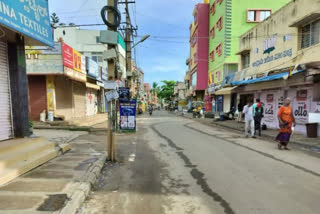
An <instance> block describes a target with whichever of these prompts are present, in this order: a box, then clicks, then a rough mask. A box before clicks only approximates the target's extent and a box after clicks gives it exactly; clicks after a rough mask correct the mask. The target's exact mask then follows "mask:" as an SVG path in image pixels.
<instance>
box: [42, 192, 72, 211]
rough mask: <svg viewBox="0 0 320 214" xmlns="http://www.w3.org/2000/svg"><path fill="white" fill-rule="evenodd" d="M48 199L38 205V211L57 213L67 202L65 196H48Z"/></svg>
mask: <svg viewBox="0 0 320 214" xmlns="http://www.w3.org/2000/svg"><path fill="white" fill-rule="evenodd" d="M48 196H49V197H48V198H47V199H46V200H45V201H44V202H43V204H41V205H40V207H39V208H38V209H37V210H38V211H51V212H54V211H58V210H61V209H62V208H63V207H64V206H65V203H66V201H67V200H69V198H68V196H67V194H57V195H48Z"/></svg>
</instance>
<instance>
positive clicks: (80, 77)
mask: <svg viewBox="0 0 320 214" xmlns="http://www.w3.org/2000/svg"><path fill="white" fill-rule="evenodd" d="M64 74H65V75H66V76H68V77H70V79H73V80H77V81H80V82H86V81H87V76H86V75H85V74H84V73H81V72H78V71H75V70H73V69H71V68H68V67H66V66H64Z"/></svg>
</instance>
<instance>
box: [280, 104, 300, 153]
mask: <svg viewBox="0 0 320 214" xmlns="http://www.w3.org/2000/svg"><path fill="white" fill-rule="evenodd" d="M290 104H291V99H290V98H287V99H285V101H284V105H283V106H281V108H280V109H279V112H278V120H279V126H280V131H279V134H278V136H277V137H276V141H278V142H279V143H278V149H280V150H281V149H282V147H284V149H286V150H289V149H288V144H289V141H290V137H291V134H292V126H294V127H295V126H296V120H295V118H294V116H293V112H292V109H291V107H290Z"/></svg>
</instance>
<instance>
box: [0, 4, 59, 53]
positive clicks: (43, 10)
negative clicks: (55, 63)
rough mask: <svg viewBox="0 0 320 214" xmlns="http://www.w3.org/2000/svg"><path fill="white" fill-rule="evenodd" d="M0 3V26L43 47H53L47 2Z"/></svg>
mask: <svg viewBox="0 0 320 214" xmlns="http://www.w3.org/2000/svg"><path fill="white" fill-rule="evenodd" d="M0 3H1V4H0V24H2V25H4V26H7V27H8V28H11V29H12V30H14V31H18V32H20V33H22V34H24V35H26V36H28V37H30V38H32V39H34V40H37V41H39V42H41V43H43V44H45V45H48V46H51V47H53V46H54V42H53V37H52V30H51V25H50V17H49V11H48V1H47V0H32V1H31V0H10V1H1V2H0Z"/></svg>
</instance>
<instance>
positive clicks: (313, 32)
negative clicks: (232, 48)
mask: <svg viewBox="0 0 320 214" xmlns="http://www.w3.org/2000/svg"><path fill="white" fill-rule="evenodd" d="M319 10H320V4H319V2H315V1H314V0H295V1H291V2H290V3H288V4H287V5H285V6H284V7H283V8H281V9H280V10H278V11H277V12H275V13H273V14H272V15H271V16H270V17H269V18H268V19H266V20H265V21H264V22H262V23H260V24H258V25H257V26H255V27H254V28H252V29H251V30H249V31H248V32H246V33H245V34H243V35H242V36H241V37H240V39H239V47H240V50H239V53H238V54H239V61H241V63H240V71H239V72H237V73H236V75H235V78H234V82H233V83H232V84H233V86H238V88H236V89H235V91H236V92H237V93H238V102H241V103H246V101H247V99H253V98H260V99H261V101H262V102H263V103H264V109H265V113H264V114H265V117H264V119H263V123H265V124H267V125H268V126H269V127H274V128H276V127H278V120H277V112H278V109H279V108H280V106H281V105H282V104H283V100H284V99H285V98H286V97H289V98H291V99H292V109H293V113H294V116H295V117H296V120H297V123H298V126H297V130H298V131H300V132H305V131H306V130H305V126H304V124H305V123H307V122H308V121H309V114H310V113H320V84H319V81H320V71H319V68H320V60H319V53H320V13H319Z"/></svg>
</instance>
